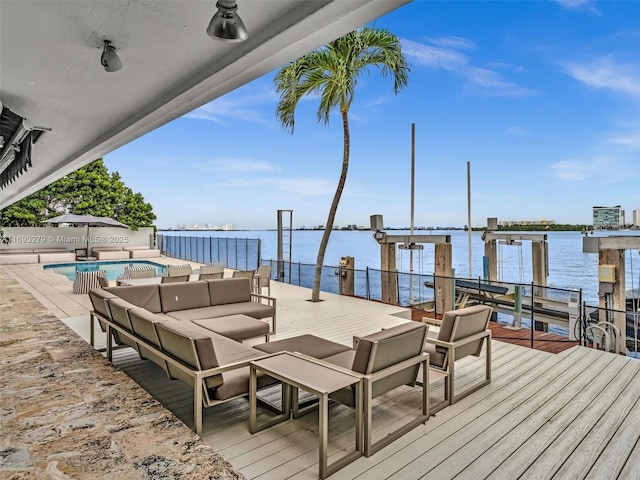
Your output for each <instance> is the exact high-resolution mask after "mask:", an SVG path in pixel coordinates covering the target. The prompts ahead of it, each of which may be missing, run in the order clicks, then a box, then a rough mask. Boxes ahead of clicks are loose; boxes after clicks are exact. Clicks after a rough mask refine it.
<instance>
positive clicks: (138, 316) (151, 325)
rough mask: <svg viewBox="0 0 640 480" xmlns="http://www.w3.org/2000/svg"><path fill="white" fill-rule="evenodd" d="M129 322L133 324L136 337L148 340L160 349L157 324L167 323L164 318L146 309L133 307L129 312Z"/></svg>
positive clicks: (132, 327)
mask: <svg viewBox="0 0 640 480" xmlns="http://www.w3.org/2000/svg"><path fill="white" fill-rule="evenodd" d="M129 321H130V322H131V330H132V331H133V333H135V334H136V336H138V337H140V338H142V339H144V340H146V341H147V342H149V343H151V344H153V345H155V346H156V347H160V342H159V340H158V334H157V333H156V327H155V324H156V323H158V322H163V321H165V320H164V319H163V318H162V317H160V316H158V315H157V314H155V313H151V312H149V311H148V310H145V309H144V308H140V307H133V308H132V309H131V310H129Z"/></svg>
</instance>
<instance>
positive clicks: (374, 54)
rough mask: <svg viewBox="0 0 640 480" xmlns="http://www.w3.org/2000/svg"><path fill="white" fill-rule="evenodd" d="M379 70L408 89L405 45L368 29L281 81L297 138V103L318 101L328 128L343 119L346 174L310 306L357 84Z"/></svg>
mask: <svg viewBox="0 0 640 480" xmlns="http://www.w3.org/2000/svg"><path fill="white" fill-rule="evenodd" d="M369 67H376V68H378V69H379V70H380V73H382V76H383V77H388V76H393V90H394V92H395V93H398V92H399V91H400V90H401V89H402V88H403V87H404V86H406V84H407V81H408V74H409V65H408V64H407V60H406V59H405V57H404V55H403V53H402V49H401V47H400V40H399V38H398V37H397V36H395V35H393V34H392V33H390V32H389V31H387V30H384V29H378V28H370V27H363V28H361V29H359V30H356V31H353V32H351V33H348V34H347V35H345V36H343V37H340V38H338V39H337V40H334V41H333V42H331V43H329V44H328V45H326V46H324V47H322V48H320V49H318V50H314V51H313V52H310V53H308V54H306V55H304V56H302V57H300V58H298V59H297V60H295V61H293V62H291V63H289V64H288V65H286V66H284V67H283V68H282V69H281V70H280V71H279V72H278V73H277V75H276V78H275V84H276V91H277V92H278V94H279V95H280V100H279V102H278V106H277V107H276V117H277V118H278V120H279V121H280V123H281V124H282V126H283V127H285V128H288V129H290V130H291V133H293V127H294V123H295V122H294V114H295V109H296V106H297V105H298V101H299V100H300V99H301V98H302V97H303V96H305V95H309V94H312V95H319V96H320V105H319V107H318V113H317V117H318V121H323V122H324V123H325V124H328V123H329V114H330V113H331V111H332V110H333V109H334V108H336V107H338V108H339V109H340V115H341V116H342V125H343V135H344V150H343V155H342V171H341V173H340V180H339V181H338V187H337V188H336V193H335V194H334V196H333V201H332V202H331V208H330V209H329V216H328V218H327V222H326V224H325V227H324V234H323V235H322V240H321V241H320V247H319V248H318V258H317V260H316V270H315V277H314V281H313V291H312V294H311V301H313V302H317V301H319V300H320V278H321V274H322V265H323V263H324V254H325V251H326V249H327V244H328V243H329V235H330V234H331V230H332V229H333V222H334V219H335V216H336V211H337V210H338V204H339V203H340V197H341V195H342V190H343V189H344V184H345V181H346V180H347V171H348V169H349V152H350V140H349V108H350V107H351V103H352V102H353V97H354V95H355V92H356V86H357V83H358V78H359V77H360V76H361V75H362V74H364V73H368V70H369Z"/></svg>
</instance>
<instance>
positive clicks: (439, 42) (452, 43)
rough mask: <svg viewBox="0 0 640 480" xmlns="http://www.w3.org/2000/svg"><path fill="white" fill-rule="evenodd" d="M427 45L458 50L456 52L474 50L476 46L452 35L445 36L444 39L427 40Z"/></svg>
mask: <svg viewBox="0 0 640 480" xmlns="http://www.w3.org/2000/svg"><path fill="white" fill-rule="evenodd" d="M428 40H429V43H431V44H432V45H436V46H437V47H442V48H448V49H458V50H475V48H476V44H475V43H474V42H473V41H471V40H469V39H467V38H462V37H456V36H454V35H446V36H444V37H438V38H429V39H428Z"/></svg>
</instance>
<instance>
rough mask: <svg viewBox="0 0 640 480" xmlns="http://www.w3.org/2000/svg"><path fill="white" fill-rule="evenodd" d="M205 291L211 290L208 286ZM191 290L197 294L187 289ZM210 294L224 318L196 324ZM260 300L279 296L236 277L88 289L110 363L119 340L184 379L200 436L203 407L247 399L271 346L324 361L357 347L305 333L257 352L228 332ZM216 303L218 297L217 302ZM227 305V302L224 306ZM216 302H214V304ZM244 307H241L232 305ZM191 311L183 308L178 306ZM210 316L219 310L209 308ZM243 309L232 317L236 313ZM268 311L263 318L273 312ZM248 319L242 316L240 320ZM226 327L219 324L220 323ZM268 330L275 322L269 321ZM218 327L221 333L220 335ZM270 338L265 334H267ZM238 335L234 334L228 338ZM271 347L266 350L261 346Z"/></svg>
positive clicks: (264, 382)
mask: <svg viewBox="0 0 640 480" xmlns="http://www.w3.org/2000/svg"><path fill="white" fill-rule="evenodd" d="M203 287H204V289H203ZM187 288H191V289H193V291H190V292H187V290H186V289H187ZM204 292H211V294H210V300H209V307H220V310H219V313H222V312H224V313H226V316H223V317H210V318H208V319H202V320H197V319H196V317H201V316H202V315H198V313H202V314H203V312H204V311H205V310H202V309H209V307H204V306H197V305H198V301H197V298H200V299H202V298H201V297H202V296H204ZM245 292H248V294H249V296H250V297H256V298H257V297H259V298H260V299H262V300H263V301H266V300H273V304H272V305H271V306H269V305H265V304H262V306H263V307H267V308H271V307H272V308H273V316H274V319H275V299H269V297H264V296H261V295H256V294H253V293H251V284H250V283H249V279H247V278H235V279H234V278H229V279H216V280H207V281H195V282H188V283H170V284H160V285H137V286H122V287H110V288H105V289H93V290H91V291H90V292H89V296H90V298H91V302H92V305H93V308H94V310H93V311H92V312H91V323H92V324H93V323H94V318H97V319H98V321H99V322H100V324H101V325H103V326H104V328H105V330H106V332H107V358H108V359H109V361H112V355H113V348H114V345H113V342H114V341H115V342H116V343H117V344H118V345H121V346H122V345H123V346H129V347H132V348H134V349H135V350H136V351H137V352H138V353H139V355H140V357H141V358H143V359H147V360H150V361H152V362H154V363H155V364H156V365H158V366H160V368H162V369H163V370H164V371H165V372H166V373H167V375H168V376H169V377H170V378H174V379H180V380H182V381H184V382H185V383H187V384H188V385H190V386H191V387H192V388H193V391H194V424H193V428H194V430H195V431H196V433H201V432H202V408H203V406H205V407H211V406H213V405H216V404H219V403H222V402H226V401H228V400H231V399H233V398H237V397H241V396H245V395H247V394H248V392H249V363H250V362H251V361H252V360H256V359H258V358H262V357H265V356H267V355H269V353H270V348H269V346H270V345H273V348H275V349H276V350H277V351H282V350H285V349H291V350H295V351H299V352H302V353H305V354H307V355H310V356H313V357H315V358H325V357H330V356H332V355H336V354H338V353H340V352H344V351H348V350H350V349H349V347H347V346H344V345H341V344H338V343H335V342H330V341H328V340H324V339H321V338H318V337H314V336H312V335H302V336H299V337H293V338H289V339H286V340H281V341H278V342H268V343H264V344H262V345H257V346H256V347H255V348H254V347H251V346H249V345H247V344H244V343H242V342H241V341H239V340H238V338H239V336H238V335H237V332H234V331H233V329H232V328H228V327H229V326H230V324H232V323H233V322H234V320H238V317H239V315H238V314H237V313H238V312H245V313H248V314H249V315H251V314H254V315H257V312H256V310H254V309H253V308H251V309H248V310H246V309H245V310H241V309H239V308H238V307H239V305H241V304H244V306H245V307H247V305H246V302H244V301H234V300H241V299H243V298H247V296H246V293H245ZM212 299H213V300H212ZM222 300H225V301H226V302H227V303H220V302H221V301H222ZM212 303H214V304H215V305H211V304H212ZM234 303H235V304H236V305H235V308H238V309H237V310H234V309H233V308H232V307H233V304H234ZM178 306H179V307H180V308H182V307H187V308H185V309H182V310H180V309H177V307H178ZM208 311H209V312H210V314H213V313H215V310H214V309H209V310H208ZM234 311H235V312H236V314H233V313H232V312H234ZM266 313H267V311H266V310H265V312H264V313H263V314H266ZM240 320H241V319H240ZM217 322H219V323H217ZM257 322H258V323H262V324H264V325H265V326H266V327H267V329H266V332H267V336H266V338H267V339H268V324H266V323H265V322H262V321H259V320H258V321H257ZM216 327H218V329H219V331H220V332H225V333H224V334H222V333H219V332H216V331H215V329H216ZM256 331H257V330H255V329H254V330H251V329H249V328H248V329H247V331H246V332H245V333H244V335H240V337H242V336H244V337H245V338H251V337H255V336H257V335H256V334H255V333H256ZM262 332H263V333H264V332H265V330H264V329H263V330H262ZM228 335H232V337H233V338H232V337H230V336H228ZM264 346H267V348H265V349H264V350H261V349H260V347H264ZM275 383H276V382H275V380H274V379H272V378H270V377H267V376H262V377H261V378H260V380H259V384H258V387H259V388H262V387H266V386H271V385H273V384H275Z"/></svg>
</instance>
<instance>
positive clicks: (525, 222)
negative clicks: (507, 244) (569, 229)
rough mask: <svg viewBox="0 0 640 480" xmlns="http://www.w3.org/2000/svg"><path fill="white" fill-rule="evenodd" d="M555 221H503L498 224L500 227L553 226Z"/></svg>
mask: <svg viewBox="0 0 640 480" xmlns="http://www.w3.org/2000/svg"><path fill="white" fill-rule="evenodd" d="M555 224H556V221H555V220H504V221H500V222H498V225H500V226H502V227H512V226H514V225H555Z"/></svg>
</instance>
